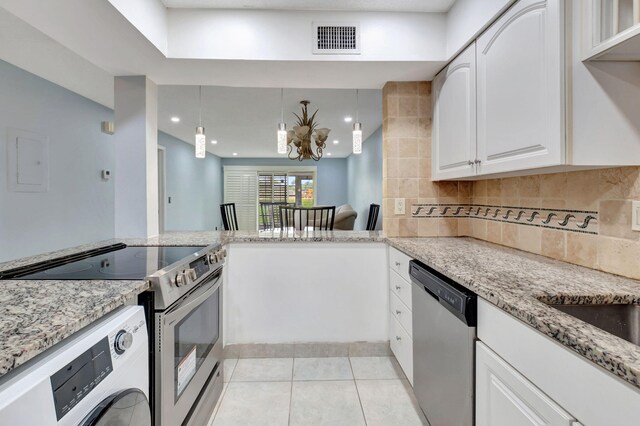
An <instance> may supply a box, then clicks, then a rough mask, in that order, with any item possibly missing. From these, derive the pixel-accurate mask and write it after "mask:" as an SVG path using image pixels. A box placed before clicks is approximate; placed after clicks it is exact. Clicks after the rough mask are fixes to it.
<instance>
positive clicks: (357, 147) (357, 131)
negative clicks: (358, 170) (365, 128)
mask: <svg viewBox="0 0 640 426" xmlns="http://www.w3.org/2000/svg"><path fill="white" fill-rule="evenodd" d="M359 95H360V94H359V91H358V89H356V122H355V123H353V153H354V154H362V123H360V120H359V119H358V109H359V107H360V98H359Z"/></svg>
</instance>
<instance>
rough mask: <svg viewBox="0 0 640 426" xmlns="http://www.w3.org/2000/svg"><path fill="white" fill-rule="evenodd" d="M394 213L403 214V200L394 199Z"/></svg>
mask: <svg viewBox="0 0 640 426" xmlns="http://www.w3.org/2000/svg"><path fill="white" fill-rule="evenodd" d="M394 213H395V214H404V198H396V202H395V207H394Z"/></svg>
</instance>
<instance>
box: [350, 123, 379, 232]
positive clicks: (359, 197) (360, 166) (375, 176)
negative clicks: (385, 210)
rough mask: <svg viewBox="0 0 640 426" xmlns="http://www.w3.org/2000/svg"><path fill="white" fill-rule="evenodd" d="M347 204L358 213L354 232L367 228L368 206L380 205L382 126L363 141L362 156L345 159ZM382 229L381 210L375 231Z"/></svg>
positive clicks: (351, 156) (352, 155)
mask: <svg viewBox="0 0 640 426" xmlns="http://www.w3.org/2000/svg"><path fill="white" fill-rule="evenodd" d="M347 164H348V165H347V171H348V173H347V174H348V179H347V182H348V199H349V204H351V207H353V209H354V210H355V211H357V212H358V218H357V219H356V225H355V229H356V230H363V229H365V228H366V227H367V217H368V215H369V204H371V203H374V204H380V205H382V126H380V127H379V128H378V130H376V131H375V132H373V134H372V135H371V136H369V137H368V138H367V140H366V141H364V144H363V146H362V154H360V155H354V154H351V155H350V156H349V157H347ZM381 228H382V208H381V209H380V214H379V215H378V226H377V229H381Z"/></svg>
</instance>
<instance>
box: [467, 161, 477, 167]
mask: <svg viewBox="0 0 640 426" xmlns="http://www.w3.org/2000/svg"><path fill="white" fill-rule="evenodd" d="M467 164H468V165H470V166H473V165H474V164H475V162H474V161H471V160H469V161H467Z"/></svg>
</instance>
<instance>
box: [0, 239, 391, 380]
mask: <svg viewBox="0 0 640 426" xmlns="http://www.w3.org/2000/svg"><path fill="white" fill-rule="evenodd" d="M323 241H326V242H370V241H377V242H383V241H384V240H383V238H382V237H381V236H380V235H379V234H378V233H377V232H351V231H333V232H326V231H324V232H315V233H314V232H302V233H300V232H293V231H291V232H284V233H281V232H279V231H277V232H271V231H267V232H258V231H255V232H244V231H236V232H224V231H205V232H169V233H166V234H162V235H160V236H157V237H151V238H128V239H112V240H104V241H99V242H96V243H91V244H84V245H81V246H76V247H72V248H68V249H63V250H57V251H53V252H49V253H44V254H40V255H35V256H28V257H24V258H21V259H16V260H12V261H9V262H4V263H0V272H1V271H6V270H9V269H14V268H18V267H22V266H25V265H29V264H33V263H38V262H43V261H46V260H49V259H54V258H58V257H62V256H68V255H71V254H75V253H80V252H83V251H87V250H91V249H95V248H98V247H104V246H108V245H112V244H116V243H125V244H127V245H129V246H208V245H212V244H216V243H222V244H226V243H230V242H240V243H254V242H323ZM148 288H149V285H148V283H147V282H146V281H144V280H137V281H124V280H105V281H98V280H92V281H84V280H79V281H54V280H50V281H41V280H39V281H29V280H19V279H16V280H4V281H0V376H2V375H4V374H6V373H8V372H9V371H11V370H12V369H14V368H16V367H18V366H19V365H21V364H24V363H25V362H26V361H28V360H30V359H31V358H33V357H35V356H37V355H38V354H40V353H41V352H43V351H45V350H46V349H48V348H50V347H51V346H53V345H55V344H56V343H58V342H60V341H61V340H63V339H65V338H67V337H69V336H70V335H72V334H73V333H75V332H76V331H78V330H80V329H81V328H83V327H85V326H87V325H89V324H91V323H92V322H93V321H95V320H97V319H99V318H100V317H102V316H104V315H106V314H107V313H109V312H111V311H113V310H114V309H116V308H118V307H120V306H122V305H124V304H125V303H127V302H129V301H131V300H133V299H134V298H135V297H136V296H137V295H138V294H140V293H142V292H143V291H145V290H147V289H148Z"/></svg>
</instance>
